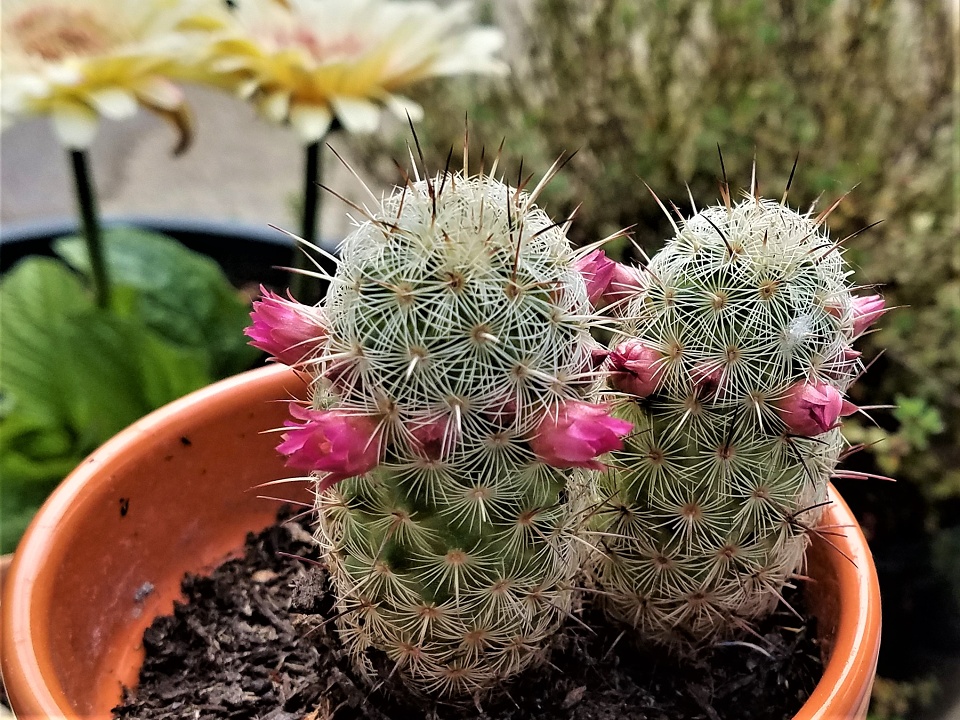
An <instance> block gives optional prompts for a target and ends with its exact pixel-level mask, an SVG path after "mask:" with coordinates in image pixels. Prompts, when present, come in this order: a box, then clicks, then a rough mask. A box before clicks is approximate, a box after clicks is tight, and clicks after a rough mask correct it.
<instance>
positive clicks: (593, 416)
mask: <svg viewBox="0 0 960 720" xmlns="http://www.w3.org/2000/svg"><path fill="white" fill-rule="evenodd" d="M632 429H633V423H630V422H627V421H626V420H620V419H619V418H615V417H611V416H610V408H609V407H608V406H606V405H595V404H594V403H588V402H580V401H577V400H568V401H567V402H565V403H563V404H561V405H560V406H558V407H557V408H556V412H547V413H546V414H545V415H544V416H543V419H542V420H541V421H540V424H539V426H538V427H537V430H536V434H535V435H534V436H533V437H532V438H531V439H530V447H531V449H532V450H533V452H534V453H536V455H537V457H538V458H539V459H540V460H542V461H543V462H545V463H546V464H547V465H551V466H552V467H556V468H573V467H582V468H589V469H592V470H603V469H604V464H603V463H601V462H600V461H598V460H597V458H598V457H599V456H600V455H603V454H604V453H607V452H610V451H611V450H621V449H623V437H624V436H625V435H626V434H627V433H629V432H630V431H631V430H632Z"/></svg>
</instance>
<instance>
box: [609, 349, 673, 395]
mask: <svg viewBox="0 0 960 720" xmlns="http://www.w3.org/2000/svg"><path fill="white" fill-rule="evenodd" d="M663 373H664V368H663V354H662V353H660V352H658V351H656V350H654V349H653V348H652V347H650V346H649V345H647V344H646V343H644V342H641V341H640V340H635V339H631V340H627V341H625V342H622V343H620V344H619V345H617V347H615V348H614V349H613V352H611V353H610V382H611V384H612V385H613V387H615V388H616V389H617V390H620V391H621V392H625V393H629V394H631V395H636V396H637V397H647V396H648V395H652V394H653V393H655V392H656V391H657V388H658V387H659V386H660V383H661V382H662V380H663Z"/></svg>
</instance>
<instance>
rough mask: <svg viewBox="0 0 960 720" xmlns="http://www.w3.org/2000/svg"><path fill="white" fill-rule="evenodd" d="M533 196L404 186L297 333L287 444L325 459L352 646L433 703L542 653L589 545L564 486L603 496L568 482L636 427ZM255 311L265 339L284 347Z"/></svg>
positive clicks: (324, 514)
mask: <svg viewBox="0 0 960 720" xmlns="http://www.w3.org/2000/svg"><path fill="white" fill-rule="evenodd" d="M551 173H552V170H551ZM547 179H549V178H547ZM545 181H546V180H545ZM541 187H542V184H541ZM537 192H538V190H534V191H532V192H531V193H527V192H525V191H523V190H518V189H516V188H512V187H509V186H508V185H506V184H504V183H502V182H500V181H498V180H496V179H494V178H493V177H490V176H487V175H483V174H481V175H479V176H472V177H471V176H468V175H467V174H466V173H457V174H453V173H441V174H438V175H436V176H435V177H431V178H419V177H417V178H415V179H411V180H410V181H409V182H408V183H407V184H406V185H405V186H403V187H400V188H397V189H396V190H395V191H394V192H393V193H392V194H390V195H389V196H387V197H386V198H385V199H384V200H383V201H382V203H381V205H380V207H377V208H375V209H372V210H369V212H368V214H367V215H366V217H365V218H364V219H363V220H362V221H361V222H360V223H359V224H358V226H357V228H356V229H355V230H354V232H353V233H351V234H350V235H349V236H348V237H347V238H346V239H345V240H344V242H343V244H342V247H341V249H340V260H339V263H338V267H337V271H336V274H335V276H334V277H332V278H331V280H330V289H329V292H328V296H327V298H326V299H325V301H324V302H323V303H322V305H321V307H319V308H317V309H316V312H314V313H312V314H310V316H311V317H316V318H323V319H324V323H325V327H323V328H322V330H320V331H318V333H317V336H316V337H300V338H297V337H292V338H290V339H289V342H291V343H295V344H296V345H297V347H301V348H311V350H312V352H311V353H310V354H308V355H306V356H305V357H303V359H302V360H301V361H300V362H299V364H298V367H300V368H301V369H302V370H304V371H306V372H307V373H309V374H310V375H311V376H312V378H313V382H312V393H311V395H312V399H311V405H312V407H310V408H309V409H303V408H295V409H294V414H295V417H296V418H297V419H298V420H303V421H304V423H303V424H295V423H290V424H289V426H290V427H291V428H292V429H290V430H288V432H287V433H285V434H284V439H283V443H282V444H281V445H280V448H279V449H280V450H281V451H282V452H285V453H288V454H289V461H288V464H289V465H290V466H291V467H295V468H298V469H305V470H314V471H317V472H315V475H316V480H317V492H316V508H317V511H318V517H319V530H318V534H317V537H318V539H319V541H320V542H321V543H322V545H323V547H324V549H325V551H326V557H327V563H328V565H329V567H330V572H331V575H332V578H333V580H334V583H335V586H336V590H337V594H338V603H339V607H338V611H339V613H340V615H339V620H338V622H339V630H340V634H341V638H342V640H343V642H344V643H345V645H346V647H347V648H348V650H349V652H350V653H351V655H352V657H353V658H354V660H355V662H356V665H357V666H358V667H359V668H360V669H361V670H369V669H370V660H369V657H368V652H367V651H368V649H371V648H373V649H376V650H378V651H381V652H383V653H385V654H386V655H387V656H388V657H389V658H390V659H392V660H393V661H394V662H395V663H396V664H397V667H398V670H399V673H400V675H401V676H402V677H403V678H404V679H405V680H406V681H407V682H408V683H409V684H411V685H412V686H413V688H414V689H415V690H418V691H423V692H427V693H430V694H433V695H437V696H443V697H455V696H458V695H460V696H462V695H468V694H470V693H474V692H477V691H481V690H483V689H486V688H489V687H491V686H493V685H495V684H496V683H497V682H498V681H500V680H503V679H504V678H506V677H508V676H510V675H512V674H514V673H516V672H517V671H519V670H521V669H522V668H524V667H526V666H527V665H529V664H530V663H531V662H532V661H534V660H535V659H536V658H538V657H539V656H540V655H541V653H542V650H543V648H544V646H545V644H546V642H547V640H548V639H549V638H550V636H551V634H552V633H554V632H555V631H556V630H557V629H558V628H559V626H560V624H561V623H562V621H563V620H564V619H565V616H566V614H567V613H568V611H569V608H570V606H571V598H572V592H573V590H574V587H573V586H574V576H575V574H576V573H577V572H578V571H579V569H580V567H581V565H582V553H583V550H582V548H583V547H585V546H586V543H585V542H583V541H582V539H580V540H578V539H577V538H576V537H575V536H576V534H577V533H578V532H580V527H581V525H582V524H583V522H582V516H583V513H582V508H581V507H578V506H577V505H576V504H575V503H573V502H571V501H570V498H580V499H584V500H585V499H587V498H589V497H590V493H589V492H587V491H585V490H579V491H576V492H574V491H571V488H574V487H579V486H580V485H584V484H588V483H589V482H590V477H591V476H590V475H589V473H588V471H587V469H589V468H596V467H603V465H602V463H601V461H600V460H598V456H600V455H602V454H603V453H605V452H607V451H609V450H613V449H620V448H622V442H621V438H622V436H623V435H625V434H626V433H627V432H629V430H630V428H631V425H630V423H629V422H627V421H624V420H622V419H618V418H614V417H611V415H610V407H609V406H607V405H603V404H599V403H595V402H592V401H593V400H596V392H597V389H598V385H599V382H598V380H597V378H596V374H597V370H596V364H597V363H596V360H595V358H596V356H597V352H598V350H599V347H598V345H597V343H596V342H595V341H594V340H593V339H592V338H591V335H590V327H591V324H592V323H593V321H594V315H593V311H592V306H591V304H590V302H589V299H588V294H587V286H586V284H585V282H584V278H583V275H582V274H581V273H580V272H579V270H578V269H577V256H576V255H575V253H574V251H573V250H572V248H571V246H570V244H569V242H568V241H567V238H566V234H565V231H566V225H564V224H558V223H555V222H554V221H553V220H551V219H550V218H549V217H547V215H546V214H545V213H544V212H543V211H542V210H540V209H539V208H538V207H537V206H536V205H535V204H534V201H535V196H536V193H537ZM274 304H276V303H274ZM263 308H264V312H262V313H261V314H260V315H261V317H259V318H258V316H257V312H255V313H254V321H255V325H257V330H258V332H257V333H256V336H257V337H263V338H269V340H270V343H269V344H270V347H269V348H267V349H268V350H269V351H271V352H273V353H274V354H275V355H276V356H277V357H278V358H280V359H282V357H283V356H289V355H290V353H285V354H284V355H281V353H282V352H283V351H284V348H277V347H275V345H276V338H278V337H285V336H284V335H283V334H282V333H279V332H274V331H273V329H272V328H271V327H269V324H270V322H271V321H272V319H273V318H275V317H279V315H278V313H277V312H276V311H275V309H274V308H273V307H272V306H269V305H265V306H263ZM267 310H269V311H270V314H269V315H268V314H267V313H266V311H267ZM297 316H298V317H299V316H304V313H302V312H300V313H298V314H297ZM258 321H259V322H258ZM301 326H302V327H306V326H305V325H302V324H301ZM308 335H309V333H308ZM257 337H255V338H254V340H255V342H256V341H257ZM262 344H264V343H261V345H262ZM292 354H293V355H300V354H301V353H292ZM338 418H339V419H340V421H342V422H343V423H345V424H346V425H347V426H348V427H347V428H346V429H342V430H339V431H335V429H333V428H332V427H331V425H333V424H335V421H336V420H337V419H338ZM314 425H318V426H320V427H313V426H314ZM357 428H366V437H363V436H362V434H361V435H358V434H357V433H356V432H354V431H355V430H356V429H357ZM371 457H373V462H372V463H370V464H368V465H364V463H365V462H366V461H368V460H370V458H371ZM338 458H343V463H342V464H343V467H339V468H338V467H336V465H337V463H338V462H340V461H339V460H338ZM311 459H313V460H314V461H315V462H313V464H312V466H311ZM358 470H359V471H358Z"/></svg>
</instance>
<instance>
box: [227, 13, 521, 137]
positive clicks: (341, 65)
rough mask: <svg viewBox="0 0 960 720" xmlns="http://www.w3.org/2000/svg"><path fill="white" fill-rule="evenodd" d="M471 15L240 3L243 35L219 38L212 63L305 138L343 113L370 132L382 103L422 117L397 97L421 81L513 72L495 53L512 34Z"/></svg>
mask: <svg viewBox="0 0 960 720" xmlns="http://www.w3.org/2000/svg"><path fill="white" fill-rule="evenodd" d="M470 14H471V5H470V3H468V2H457V3H453V4H452V5H449V6H447V7H439V6H438V5H436V4H435V3H433V2H426V1H422V2H420V1H418V2H398V1H396V0H288V1H281V0H238V2H237V7H236V12H235V16H236V21H237V26H236V28H235V32H234V33H233V34H232V35H231V36H229V37H227V38H225V39H224V40H222V41H220V42H218V43H214V44H213V45H212V51H211V52H212V54H211V58H210V63H209V67H210V68H211V70H213V71H214V72H218V73H221V74H222V75H223V76H225V77H227V76H229V77H231V78H234V79H235V81H236V82H237V84H238V87H239V88H240V92H241V94H242V95H243V96H245V97H248V98H250V99H251V100H253V101H254V102H255V103H256V105H257V107H258V108H259V109H260V111H261V112H262V113H263V115H265V116H266V117H267V118H269V119H271V120H273V121H275V122H280V123H290V124H292V125H293V126H294V127H295V128H296V130H297V131H298V132H299V134H300V137H301V139H302V140H303V141H304V142H305V143H308V144H309V143H312V142H315V141H317V140H319V139H320V138H322V137H323V136H324V135H325V134H326V133H327V131H328V130H329V128H330V124H331V123H332V122H333V119H334V118H337V119H338V120H339V121H340V123H341V124H342V125H343V127H344V128H345V129H346V130H347V131H349V132H370V131H372V130H374V129H376V127H377V125H378V123H379V118H380V107H381V106H386V107H388V108H390V109H391V110H393V111H394V112H396V113H398V114H400V115H401V116H403V115H404V114H405V113H410V115H411V117H413V118H414V119H417V118H419V116H420V115H422V110H421V108H420V107H419V105H417V104H415V103H413V102H412V101H410V100H409V99H407V98H405V97H403V96H401V95H398V94H397V91H398V90H399V89H400V88H403V87H406V86H407V85H410V84H412V83H414V82H416V81H417V80H421V79H424V78H428V77H437V76H442V75H456V74H460V73H502V72H505V71H506V66H505V65H504V64H503V63H502V62H501V61H499V60H497V59H495V58H494V57H493V55H494V53H495V52H496V51H497V50H499V49H500V47H501V46H502V45H503V40H504V38H503V34H502V33H501V32H500V31H499V30H496V29H494V28H480V27H472V26H471V25H470Z"/></svg>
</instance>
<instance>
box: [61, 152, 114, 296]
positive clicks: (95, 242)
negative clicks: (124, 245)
mask: <svg viewBox="0 0 960 720" xmlns="http://www.w3.org/2000/svg"><path fill="white" fill-rule="evenodd" d="M70 164H71V166H72V168H73V180H74V185H75V187H76V191H77V205H78V206H79V208H80V223H81V226H82V229H83V237H84V240H85V241H86V243H87V253H88V255H89V256H90V272H91V275H92V277H93V293H94V296H95V297H96V302H97V307H100V308H107V307H109V305H110V279H109V276H108V274H107V264H106V261H105V259H104V253H103V242H102V239H101V234H100V216H99V213H98V212H97V194H96V192H95V191H94V188H93V182H92V181H91V177H90V167H89V165H88V163H87V153H86V151H85V150H71V151H70Z"/></svg>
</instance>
